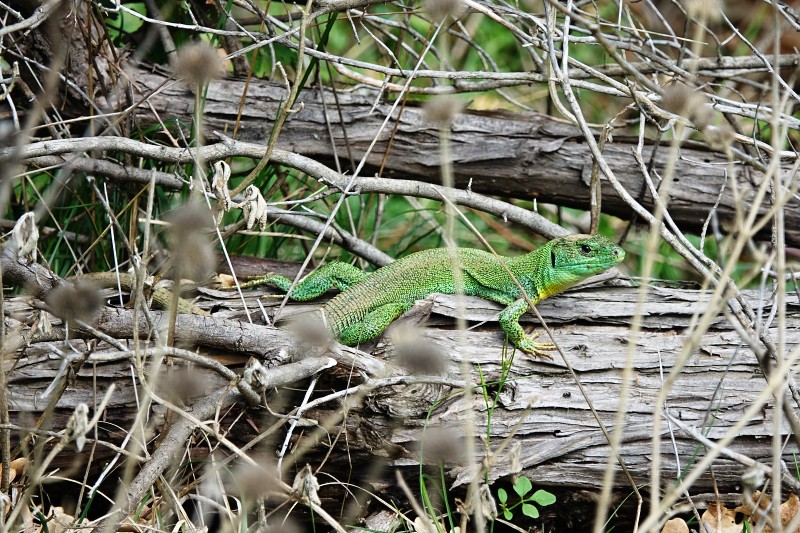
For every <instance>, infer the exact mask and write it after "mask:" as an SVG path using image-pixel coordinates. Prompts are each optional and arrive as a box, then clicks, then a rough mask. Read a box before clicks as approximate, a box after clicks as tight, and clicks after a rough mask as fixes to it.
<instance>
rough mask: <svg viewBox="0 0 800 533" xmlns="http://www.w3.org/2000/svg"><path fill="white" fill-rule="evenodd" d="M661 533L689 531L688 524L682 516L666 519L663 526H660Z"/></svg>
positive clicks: (683, 532) (687, 532) (684, 532)
mask: <svg viewBox="0 0 800 533" xmlns="http://www.w3.org/2000/svg"><path fill="white" fill-rule="evenodd" d="M661 533H689V526H687V525H686V521H685V520H684V519H683V518H673V519H671V520H667V523H666V524H664V527H663V528H661Z"/></svg>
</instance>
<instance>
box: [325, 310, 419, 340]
mask: <svg viewBox="0 0 800 533" xmlns="http://www.w3.org/2000/svg"><path fill="white" fill-rule="evenodd" d="M410 307H411V306H410V305H407V304H405V303H401V302H394V303H388V304H384V305H382V306H380V307H376V308H375V309H373V310H372V311H370V312H369V313H367V314H366V316H365V317H364V318H362V319H361V320H360V321H358V322H355V323H354V324H350V325H349V326H347V327H346V328H344V329H343V330H342V332H341V333H339V335H338V337H339V342H341V343H342V344H346V345H347V346H357V345H359V344H362V343H364V342H367V341H368V340H372V339H374V338H375V337H377V336H378V335H380V334H381V333H383V332H384V330H385V329H386V328H388V327H389V324H391V323H392V322H394V321H395V319H397V318H398V317H399V316H400V315H402V314H403V313H405V312H406V311H408V309H409V308H410Z"/></svg>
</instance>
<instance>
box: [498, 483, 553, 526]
mask: <svg viewBox="0 0 800 533" xmlns="http://www.w3.org/2000/svg"><path fill="white" fill-rule="evenodd" d="M512 488H513V489H514V492H516V493H517V496H519V501H517V502H514V503H511V501H510V500H509V496H508V492H506V490H505V489H503V488H499V489H497V500H498V501H499V502H500V512H502V513H503V518H505V519H506V520H511V519H513V518H514V512H513V511H514V509H516V508H518V507H520V508H522V514H524V515H525V516H527V517H530V518H539V509H538V508H537V507H536V506H537V505H538V506H539V507H547V506H548V505H552V504H554V503H555V502H556V497H555V496H554V495H553V494H551V493H550V492H547V491H546V490H542V489H539V490H537V491H536V492H534V493H533V494H531V491H532V490H533V484H531V480H530V479H528V478H527V477H525V476H520V477H519V478H517V481H515V482H514V485H513V487H512Z"/></svg>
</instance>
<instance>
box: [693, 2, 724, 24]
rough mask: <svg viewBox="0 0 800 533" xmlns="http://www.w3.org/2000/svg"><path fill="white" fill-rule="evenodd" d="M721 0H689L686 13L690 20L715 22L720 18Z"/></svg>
mask: <svg viewBox="0 0 800 533" xmlns="http://www.w3.org/2000/svg"><path fill="white" fill-rule="evenodd" d="M722 7H723V6H722V0H689V2H687V4H686V14H687V15H688V16H689V19H690V20H698V21H701V23H703V24H705V23H715V22H719V21H720V20H721V19H722Z"/></svg>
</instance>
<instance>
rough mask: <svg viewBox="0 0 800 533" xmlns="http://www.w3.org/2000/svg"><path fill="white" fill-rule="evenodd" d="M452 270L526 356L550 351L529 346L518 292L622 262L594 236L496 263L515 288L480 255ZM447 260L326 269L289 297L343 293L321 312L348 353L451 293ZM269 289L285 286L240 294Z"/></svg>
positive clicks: (538, 297) (431, 253) (445, 256)
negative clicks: (494, 308) (429, 300)
mask: <svg viewBox="0 0 800 533" xmlns="http://www.w3.org/2000/svg"><path fill="white" fill-rule="evenodd" d="M455 256H456V259H457V260H456V263H457V264H458V266H460V268H461V269H462V271H463V279H462V283H463V287H462V288H461V292H463V293H464V294H467V295H470V296H480V297H481V298H485V299H487V300H492V301H494V302H498V303H501V304H503V305H506V306H507V307H506V308H505V309H504V310H503V311H501V312H500V317H499V320H500V326H501V327H502V328H503V331H505V333H506V335H507V336H508V340H509V341H510V342H512V343H513V344H514V345H515V346H516V347H517V348H519V349H520V350H522V351H524V352H528V353H532V354H541V353H542V351H543V350H552V349H553V345H552V344H542V343H535V342H533V341H534V339H535V338H536V336H530V337H529V336H527V335H526V334H525V331H524V330H523V329H522V326H520V324H519V318H520V317H521V316H522V315H523V314H524V313H525V311H527V310H528V302H527V301H526V299H525V298H523V297H522V293H521V292H520V288H519V285H521V286H522V288H523V289H524V290H525V293H527V295H528V298H529V299H530V301H531V302H532V303H534V304H536V303H537V302H540V301H542V300H544V299H545V298H547V297H549V296H553V295H554V294H558V293H560V292H562V291H565V290H566V289H568V288H570V287H572V286H573V285H575V284H576V283H578V282H580V281H582V280H584V279H586V278H588V277H590V276H593V275H595V274H599V273H601V272H604V271H605V270H608V269H609V268H611V267H613V266H614V265H616V264H618V263H619V262H620V261H622V260H623V259H624V257H625V252H624V251H623V250H622V248H620V247H619V246H617V245H616V244H614V243H613V242H611V241H609V240H608V239H606V238H605V237H601V236H599V235H595V236H590V235H569V236H567V237H561V238H558V239H554V240H552V241H550V242H548V243H546V244H545V245H544V246H542V247H540V248H538V249H536V250H534V251H533V252H530V253H528V254H526V255H523V256H519V257H501V258H500V260H501V261H502V262H503V263H505V266H506V267H508V270H510V271H511V272H512V273H513V274H514V277H515V278H516V280H517V281H518V282H519V285H517V283H515V282H514V280H513V279H512V278H511V276H509V274H508V271H507V270H506V269H505V268H504V267H503V266H502V265H501V264H500V262H499V261H498V260H497V258H496V257H495V256H494V255H493V254H490V253H488V252H484V251H483V250H477V249H473V248H457V249H456V250H455ZM453 265H454V261H453V256H452V253H451V251H450V250H448V249H446V248H436V249H433V250H424V251H422V252H417V253H414V254H411V255H409V256H406V257H403V258H402V259H398V260H397V261H395V262H394V263H391V264H389V265H386V266H384V267H382V268H379V269H378V270H376V271H375V272H373V273H372V274H367V273H365V272H363V271H361V270H359V269H357V268H356V267H354V266H352V265H349V264H347V263H340V262H333V263H329V264H327V265H325V266H323V267H322V268H320V269H318V270H316V271H315V272H313V273H311V274H309V275H308V276H306V278H304V279H303V280H302V281H301V282H299V283H298V284H297V286H295V288H294V290H293V291H292V292H291V294H290V295H289V298H290V299H292V300H296V301H308V300H313V299H314V298H317V297H319V296H321V295H322V294H324V293H325V292H326V291H328V290H329V289H331V288H334V287H335V288H337V289H339V290H341V291H343V292H341V293H340V294H338V295H337V296H336V297H334V298H333V299H332V300H330V301H329V302H328V303H326V304H325V305H324V306H323V307H322V313H323V318H324V319H325V321H326V324H327V327H328V329H329V330H330V331H331V332H332V333H333V334H334V335H335V336H336V337H337V338H338V339H339V341H340V342H342V343H343V344H346V345H348V346H356V345H358V344H361V343H363V342H366V341H368V340H370V339H373V338H375V337H377V336H378V335H380V334H381V333H383V331H384V330H385V329H386V328H387V327H388V326H389V324H391V323H392V321H394V320H395V319H396V318H398V317H399V316H400V315H402V314H403V313H405V312H406V311H408V310H409V309H410V308H411V307H412V306H413V305H414V302H415V301H417V300H422V299H424V298H426V297H427V296H428V295H429V294H433V293H443V294H455V293H456V281H455V280H454V276H453ZM262 284H268V285H273V286H275V287H278V288H279V289H282V290H283V291H288V290H289V288H290V287H291V284H292V282H291V281H290V280H289V279H287V278H285V277H283V276H279V275H269V276H263V277H260V278H256V279H254V280H253V281H251V282H249V283H245V284H244V285H242V287H248V286H255V285H262Z"/></svg>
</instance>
